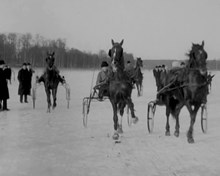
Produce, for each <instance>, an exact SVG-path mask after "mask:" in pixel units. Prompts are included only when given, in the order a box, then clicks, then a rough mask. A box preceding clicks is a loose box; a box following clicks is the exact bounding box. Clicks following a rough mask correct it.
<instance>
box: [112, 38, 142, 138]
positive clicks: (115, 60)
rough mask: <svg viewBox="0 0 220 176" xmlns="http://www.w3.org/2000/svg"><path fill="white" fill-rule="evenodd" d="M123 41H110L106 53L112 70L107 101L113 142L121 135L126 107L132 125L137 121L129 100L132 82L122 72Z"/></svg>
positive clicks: (132, 105)
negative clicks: (111, 122)
mask: <svg viewBox="0 0 220 176" xmlns="http://www.w3.org/2000/svg"><path fill="white" fill-rule="evenodd" d="M123 41H124V40H122V41H121V42H120V43H118V42H114V40H112V48H111V49H110V50H109V53H108V54H109V56H110V58H111V68H112V75H111V77H110V80H109V100H110V102H111V104H112V108H113V121H114V135H113V136H112V138H113V139H114V140H118V138H119V133H123V130H122V116H123V114H124V108H125V106H126V105H128V108H129V109H130V111H131V116H132V121H133V123H137V121H138V118H137V117H136V116H135V113H134V104H133V102H132V99H131V93H132V87H133V86H132V82H131V81H130V79H129V77H128V76H127V74H126V73H125V71H124V56H123V48H122V44H123ZM118 112H119V113H120V116H121V119H120V121H118V114H117V113H118Z"/></svg>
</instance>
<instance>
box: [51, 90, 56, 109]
mask: <svg viewBox="0 0 220 176" xmlns="http://www.w3.org/2000/svg"><path fill="white" fill-rule="evenodd" d="M52 96H53V109H54V108H55V107H56V106H57V103H56V101H57V89H56V88H55V89H52Z"/></svg>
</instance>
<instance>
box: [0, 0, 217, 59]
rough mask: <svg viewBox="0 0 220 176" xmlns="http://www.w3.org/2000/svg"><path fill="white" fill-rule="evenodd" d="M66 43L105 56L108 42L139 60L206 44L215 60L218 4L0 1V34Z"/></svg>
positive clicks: (200, 0) (185, 0)
mask: <svg viewBox="0 0 220 176" xmlns="http://www.w3.org/2000/svg"><path fill="white" fill-rule="evenodd" d="M5 32H17V33H27V32H29V33H31V34H33V35H35V34H40V35H42V36H44V37H45V38H47V39H57V38H62V39H66V43H67V46H68V47H69V48H71V47H73V48H77V49H80V50H82V51H87V52H92V53H96V52H98V51H99V50H101V49H104V50H105V51H108V49H109V48H110V47H111V39H114V40H115V41H119V42H120V41H121V39H124V44H123V47H124V50H125V51H126V52H128V53H133V54H134V56H135V57H142V58H143V59H186V56H185V53H186V52H187V51H188V50H189V49H190V48H191V45H192V42H194V43H201V42H202V40H204V41H205V50H206V51H207V52H208V59H214V58H220V0H0V33H5Z"/></svg>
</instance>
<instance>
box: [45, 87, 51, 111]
mask: <svg viewBox="0 0 220 176" xmlns="http://www.w3.org/2000/svg"><path fill="white" fill-rule="evenodd" d="M45 91H46V94H47V112H50V107H51V99H50V89H48V88H45Z"/></svg>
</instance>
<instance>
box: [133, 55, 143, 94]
mask: <svg viewBox="0 0 220 176" xmlns="http://www.w3.org/2000/svg"><path fill="white" fill-rule="evenodd" d="M141 67H143V61H142V59H141V58H140V57H139V58H137V61H136V64H135V67H134V72H133V75H132V80H133V81H134V83H135V84H136V87H137V95H138V97H139V96H141V95H142V92H143V73H142V72H141Z"/></svg>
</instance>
